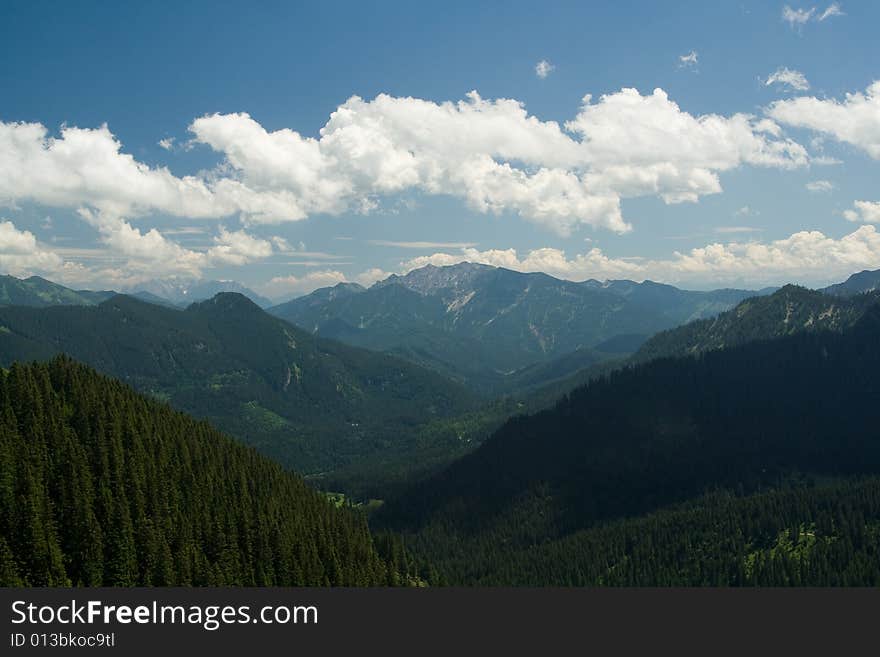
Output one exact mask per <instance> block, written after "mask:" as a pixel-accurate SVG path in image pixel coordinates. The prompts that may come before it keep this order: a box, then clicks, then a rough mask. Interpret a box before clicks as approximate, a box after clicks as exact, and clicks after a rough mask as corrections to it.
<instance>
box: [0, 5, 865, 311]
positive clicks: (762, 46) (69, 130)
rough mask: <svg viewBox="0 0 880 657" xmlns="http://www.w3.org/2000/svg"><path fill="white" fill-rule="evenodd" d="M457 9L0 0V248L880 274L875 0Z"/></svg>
mask: <svg viewBox="0 0 880 657" xmlns="http://www.w3.org/2000/svg"><path fill="white" fill-rule="evenodd" d="M474 4H475V3H451V2H444V3H435V4H429V3H391V2H383V3H375V4H373V5H369V4H367V3H336V4H334V5H332V6H330V5H326V3H324V6H318V5H315V6H312V7H307V6H292V3H249V4H248V5H247V7H245V6H244V5H241V3H187V5H186V6H185V7H180V6H178V5H177V4H176V3H170V2H169V3H164V2H154V3H149V4H142V5H137V4H135V3H109V2H106V3H103V2H102V3H91V2H79V3H60V2H59V3H43V2H27V3H18V2H5V3H4V4H3V5H2V7H0V14H2V15H0V18H2V20H0V43H2V46H0V48H2V55H3V56H2V57H0V174H2V175H0V269H2V270H3V271H4V272H10V273H14V274H16V275H25V274H31V273H37V274H41V275H44V276H47V277H49V278H52V279H54V280H59V281H61V282H64V283H67V284H70V285H73V286H75V287H77V286H78V287H115V288H118V289H130V288H136V287H137V286H138V285H139V284H141V283H142V282H143V281H146V280H148V279H150V278H162V279H164V278H179V279H188V278H197V277H203V278H233V279H236V280H239V281H241V282H243V283H245V284H247V285H249V286H252V287H254V288H255V289H257V290H258V291H261V292H263V293H265V294H267V295H269V296H272V297H275V298H286V297H290V296H293V295H296V294H301V293H303V292H307V291H309V290H310V289H313V288H314V287H318V286H322V285H325V284H332V283H334V282H338V281H340V280H358V281H360V282H363V283H369V282H371V281H372V280H376V279H377V278H380V277H383V276H385V275H387V274H388V273H391V272H401V271H406V270H407V269H409V268H412V267H415V266H419V265H422V264H426V263H427V262H433V263H435V264H447V263H451V262H455V261H457V260H463V259H468V260H478V261H483V262H488V263H491V264H499V265H503V266H509V267H513V268H518V269H523V270H543V271H547V272H548V273H551V274H553V275H557V276H561V277H566V278H571V279H574V280H582V279H584V278H588V277H596V278H635V279H643V278H652V279H655V280H665V281H669V282H673V283H676V284H679V285H682V286H684V287H690V288H707V287H717V286H722V285H740V286H759V285H765V284H778V283H783V282H786V281H797V282H802V283H806V284H811V285H819V284H823V283H827V282H832V281H835V280H839V279H841V278H845V276H846V275H848V274H849V273H852V272H854V271H857V270H860V269H864V268H880V233H878V232H877V231H876V230H875V224H876V223H878V222H880V190H878V185H877V180H878V171H880V166H878V165H880V86H875V87H872V85H873V84H874V82H875V81H877V80H880V48H878V47H877V46H876V43H875V41H876V26H877V25H878V24H880V5H877V3H872V2H842V3H826V2H823V3H818V4H798V3H794V2H793V3H790V4H788V5H787V4H785V3H767V2H761V3H757V2H751V3H750V2H731V3H704V2H700V3H697V2H694V3H684V2H682V3H676V4H675V6H674V7H673V5H672V3H648V2H613V3H612V2H607V3H541V4H538V3H503V4H501V3H481V6H479V7H475V6H474ZM252 5H257V6H252ZM547 5H549V6H547ZM542 61H543V62H546V64H545V65H544V66H543V67H541V68H540V69H539V68H537V66H538V64H539V62H542ZM539 70H540V72H542V73H543V74H544V75H539V74H538V72H539ZM774 74H775V75H774ZM655 89H657V90H660V91H657V92H655ZM624 90H632V91H624ZM472 91H476V92H477V93H478V94H479V97H478V98H477V97H474V96H469V95H468V94H470V92H472ZM588 94H589V95H590V96H591V98H590V100H589V102H586V103H585V102H584V97H585V96H586V95H588ZM353 96H358V97H360V99H362V100H360V101H350V100H349V99H351V98H352V97H353ZM377 97H378V98H377ZM499 99H501V100H499ZM517 103H518V104H517ZM334 112H335V113H336V114H335V119H334V121H333V122H332V124H331V123H328V121H330V117H331V114H333V113H334ZM245 114H247V115H248V116H245ZM322 128H323V129H324V132H325V134H324V135H323V136H322V134H321V132H320V131H321V130H322ZM160 142H161V144H164V147H163V146H162V145H161V144H160Z"/></svg>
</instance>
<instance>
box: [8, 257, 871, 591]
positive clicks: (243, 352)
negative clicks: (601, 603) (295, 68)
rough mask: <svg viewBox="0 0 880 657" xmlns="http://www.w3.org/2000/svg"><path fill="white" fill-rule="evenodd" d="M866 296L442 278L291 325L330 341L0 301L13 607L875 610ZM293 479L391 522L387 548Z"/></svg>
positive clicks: (49, 297) (422, 277) (313, 306)
mask: <svg viewBox="0 0 880 657" xmlns="http://www.w3.org/2000/svg"><path fill="white" fill-rule="evenodd" d="M874 274H875V273H874V272H862V273H861V274H856V275H854V276H853V277H851V278H850V279H849V280H848V281H846V282H845V283H843V284H840V285H836V286H830V287H829V288H825V289H823V290H808V289H805V288H801V287H797V286H793V285H787V286H784V287H782V288H780V289H778V290H776V291H771V290H762V291H760V293H748V292H746V291H740V290H720V291H715V292H688V291H682V290H678V289H676V288H673V287H670V286H663V285H658V284H655V283H650V282H645V283H634V282H631V281H608V282H604V283H600V282H598V281H586V282H584V283H568V282H565V281H559V280H557V279H553V278H552V277H549V276H545V275H537V274H519V273H517V272H511V271H508V270H501V269H494V268H487V267H483V266H478V265H459V266H454V267H443V268H434V267H428V268H424V269H422V270H416V271H414V272H410V274H407V275H406V276H393V277H390V278H389V279H387V280H385V281H380V282H379V283H377V284H375V285H374V286H373V287H371V288H369V289H364V288H362V287H360V286H356V285H352V284H346V285H341V286H336V287H334V288H325V289H323V290H318V291H316V292H315V293H313V294H311V295H308V296H306V297H303V298H301V299H298V300H296V301H295V302H291V304H282V306H279V307H276V308H275V309H273V312H274V313H277V314H279V315H281V314H283V313H282V312H281V311H279V308H280V309H281V310H284V308H287V309H290V308H291V307H294V308H298V309H299V310H298V311H297V312H302V313H303V314H304V315H308V316H311V317H313V318H317V319H321V320H322V321H323V319H326V321H325V322H324V323H319V324H312V325H304V328H298V327H297V326H294V325H293V324H291V323H289V322H288V321H285V320H284V319H282V318H281V317H278V316H275V315H274V314H270V313H268V312H266V311H265V310H263V309H261V308H260V307H258V306H257V305H256V304H255V303H253V302H252V301H250V300H249V299H247V298H246V297H245V296H243V295H241V294H238V293H234V292H221V293H218V294H216V295H214V296H213V297H211V298H210V299H208V300H205V301H202V302H198V303H192V304H190V305H189V306H188V307H187V308H185V309H181V308H179V307H177V306H172V305H169V304H170V302H168V301H166V300H159V301H158V302H157V301H156V299H154V298H153V297H148V298H149V299H151V300H150V301H145V300H143V299H136V298H133V297H131V296H126V295H116V294H114V293H112V292H77V291H74V290H69V289H67V288H64V287H63V286H57V285H55V284H53V283H51V282H49V281H45V280H44V279H39V278H35V277H34V278H30V279H25V280H20V279H15V278H12V277H6V278H5V279H3V281H2V283H3V286H2V287H0V291H4V292H3V294H5V297H4V299H6V300H7V303H8V305H4V306H0V365H2V366H3V367H4V368H5V369H4V370H3V372H2V373H0V410H2V409H5V410H4V412H3V419H2V421H0V456H2V458H0V498H2V499H3V500H6V504H3V505H0V530H2V531H0V581H2V582H3V583H12V584H44V583H55V584H97V583H114V584H146V585H148V584H156V583H177V584H194V583H197V584H211V583H214V584H218V583H290V584H296V583H311V584H322V583H342V584H345V583H348V584H359V583H364V584H366V583H372V584H376V583H400V582H403V581H410V582H414V581H420V580H429V581H432V582H435V581H436V582H449V583H453V584H467V585H471V584H508V585H509V584H526V585H545V584H557V585H572V584H574V585H608V584H620V585H646V584H647V585H652V584H653V585H656V584H661V585H706V584H712V585H732V584H733V585H780V584H782V585H790V584H798V585H801V584H822V585H841V584H843V585H878V584H880V565H878V564H880V481H878V479H877V478H876V476H877V474H878V472H880V441H878V437H877V432H876V430H875V429H874V427H876V426H878V425H880V415H878V413H880V386H878V378H877V372H878V368H880V346H878V345H880V341H878V339H877V338H878V337H880V292H878V291H876V290H875V289H874V287H875V279H876V278H877V277H876V276H875V275H874ZM354 317H359V318H360V319H359V320H358V321H357V322H355V323H351V322H349V321H348V320H349V319H352V318H354ZM637 318H641V319H642V324H638V323H637V321H636V320H637ZM687 320H690V321H687ZM646 323H647V324H648V325H650V326H655V327H656V326H665V327H666V328H665V329H658V330H657V331H654V329H649V330H648V329H644V328H638V327H643V326H644V325H645V324H646ZM334 327H335V328H334ZM334 331H338V332H340V333H341V334H343V335H348V334H350V333H351V334H353V335H355V336H357V339H361V338H363V337H364V336H367V337H369V338H370V339H371V340H376V341H378V342H382V341H387V344H388V348H387V349H385V350H384V351H385V352H386V353H382V352H380V351H371V350H367V349H363V348H361V347H359V346H351V345H345V344H343V343H342V342H340V341H338V340H333V339H329V338H327V337H326V336H325V334H326V333H333V332H334ZM578 331H580V332H581V334H582V336H588V337H583V339H581V340H578V339H576V336H577V334H578ZM651 331H654V332H653V335H649V333H650V332H651ZM351 339H352V340H354V339H355V338H351ZM395 345H397V346H395ZM401 345H406V348H402V347H401ZM470 349H473V350H474V351H473V352H471V351H469V350H470ZM483 351H485V352H486V354H487V355H485V356H483V355H482V352H483ZM387 352H392V353H387ZM59 354H65V356H59ZM395 354H400V355H402V356H405V358H400V357H398V356H397V355H395ZM70 358H75V359H77V360H79V361H82V362H83V363H86V364H88V365H89V366H91V367H93V368H95V369H96V370H98V371H99V372H100V373H102V374H103V375H109V376H112V377H114V378H115V379H117V380H118V381H111V380H110V379H106V378H104V377H103V376H101V375H99V374H96V373H95V372H93V371H91V370H90V369H88V368H87V367H84V366H82V365H79V364H76V363H73V362H72V361H71V360H70ZM481 358H482V359H483V360H480V359H481ZM50 359H55V360H52V361H51V362H50V363H49V364H45V363H38V364H33V365H21V364H20V363H21V362H22V361H32V360H39V361H46V360H50ZM412 361H417V362H412ZM469 361H474V362H469ZM488 362H495V363H496V364H497V365H498V366H499V367H506V368H507V369H498V370H495V371H492V372H490V373H489V374H485V373H484V374H483V375H482V378H480V368H481V367H488V365H486V363H488ZM423 365H428V367H425V366H423ZM438 370H439V371H438ZM444 373H448V374H451V377H454V379H455V380H453V378H451V377H447V376H445V375H444ZM120 382H121V383H120ZM462 382H466V383H467V384H468V387H466V386H465V385H463V384H462ZM126 384H127V385H129V386H132V387H133V388H134V389H136V390H137V391H139V392H140V393H141V395H142V396H141V395H138V394H135V393H134V392H132V391H131V390H129V388H128V387H127V385H126ZM511 391H514V393H512V392H511ZM478 392H480V393H483V395H484V396H482V397H481V396H479V395H478V394H477V393H478ZM498 392H503V393H504V394H502V395H501V396H498V397H496V398H494V399H487V398H486V397H485V394H486V393H490V394H492V393H495V394H497V393H498ZM166 402H167V403H168V404H170V406H172V407H174V408H175V409H177V411H184V412H186V413H189V414H191V415H192V416H194V418H196V419H204V420H208V421H209V422H210V423H212V424H215V425H216V426H218V427H220V428H221V429H223V430H225V431H227V432H228V433H229V434H230V435H231V436H232V437H233V438H234V439H238V441H243V442H245V443H248V444H250V445H252V446H253V447H255V448H256V450H258V451H260V452H262V454H263V456H258V455H257V454H256V453H255V452H252V451H250V450H247V449H246V448H244V447H243V446H241V445H236V444H235V443H233V442H231V441H229V439H227V438H226V437H225V436H222V435H221V434H219V433H217V432H216V431H214V430H213V429H211V428H210V427H209V425H208V424H207V423H204V422H196V421H193V420H192V419H189V418H185V417H184V416H182V415H179V414H177V413H175V412H173V411H171V409H169V408H168V406H166V405H165V403H166ZM47 441H48V442H47ZM49 456H53V457H52V458H49ZM54 456H58V458H54ZM265 456H268V457H270V458H271V459H273V460H274V461H275V462H276V463H278V464H280V466H282V469H279V466H276V465H273V464H271V463H270V462H269V461H268V460H266V458H265ZM194 464H198V465H197V466H196V465H194ZM283 468H292V469H295V470H298V471H299V472H300V473H303V474H308V475H310V481H311V482H312V483H314V484H318V485H319V486H321V487H323V488H324V489H325V490H335V491H343V492H344V493H345V496H340V495H338V494H337V495H336V496H335V497H334V499H336V500H352V497H351V496H353V501H354V502H355V503H357V502H359V501H360V500H364V499H365V498H367V497H373V496H378V497H381V498H382V500H384V504H379V503H371V504H370V505H368V506H367V507H365V508H369V509H371V510H373V513H372V515H371V518H370V524H371V525H372V528H373V530H374V532H378V533H377V534H374V539H373V541H372V543H371V542H370V540H369V538H368V537H367V536H366V534H365V526H364V525H363V524H361V523H362V521H360V520H358V519H357V517H356V516H350V515H347V514H348V513H349V511H345V512H342V511H343V510H340V513H338V514H336V513H334V512H333V511H332V509H330V508H329V506H328V505H326V504H323V501H322V500H321V499H320V497H318V496H317V494H312V493H310V492H308V491H307V489H306V487H305V485H304V484H303V483H302V481H301V480H300V479H298V478H297V477H296V476H292V475H290V474H289V473H286V472H283ZM201 475H204V477H206V478H207V479H206V480H205V481H208V480H209V481H210V482H212V483H211V485H210V486H208V485H207V484H204V485H202V486H201V487H197V489H194V490H198V491H199V492H198V494H197V495H196V496H195V497H193V495H189V494H188V495H189V496H187V495H184V496H182V497H181V496H177V497H175V496H174V495H171V494H170V493H171V492H172V491H175V490H189V489H188V488H187V486H185V485H183V484H181V483H180V482H181V481H184V480H186V481H189V479H188V478H192V477H194V476H195V477H198V476H201ZM252 478H257V479H259V481H260V482H262V483H265V486H263V487H259V486H257V487H254V486H252V485H248V491H249V492H248V495H247V496H246V497H247V499H246V500H242V502H241V503H238V502H236V501H235V499H234V498H235V496H236V493H235V491H238V492H239V493H240V492H241V482H242V481H250V480H251V479H252ZM117 490H118V491H122V492H120V493H118V494H117V495H114V494H113V491H117ZM162 491H164V492H162ZM272 491H275V493H273V492H272ZM278 491H281V492H280V493H278ZM203 493H204V494H203ZM22 499H23V500H26V508H27V509H28V510H29V511H28V513H17V512H15V509H16V508H18V506H17V503H14V502H13V500H22ZM108 500H109V502H108ZM111 502H112V504H111ZM344 506H348V505H347V504H344ZM22 508H25V507H22ZM59 508H63V509H65V512H64V513H63V514H58V513H57V512H56V511H57V509H59ZM285 509H287V510H286V511H285ZM291 509H293V510H292V511H291ZM316 519H318V520H316ZM187 526H191V527H193V528H194V529H193V533H191V534H187V533H186V531H183V530H181V528H182V527H187ZM331 526H332V529H328V530H327V531H325V530H324V529H321V528H322V527H323V528H328V527H331ZM36 527H43V528H49V529H48V530H46V531H41V532H37V531H36V530H35V528H36ZM294 534H295V536H294ZM95 536H97V537H98V540H97V543H96V544H97V545H99V546H101V547H100V549H98V550H90V549H89V547H88V546H89V545H91V543H90V542H89V541H93V542H94V540H93V539H94V537H95ZM249 537H259V538H258V540H257V541H256V543H255V542H253V540H251V538H249ZM337 540H338V541H341V542H342V544H341V545H335V544H334V541H337ZM278 541H282V542H284V543H285V545H288V544H289V545H296V546H299V547H297V548H296V549H295V550H294V551H295V552H297V556H295V557H294V556H292V555H293V553H292V552H290V550H288V551H287V552H284V551H283V550H281V549H280V548H278V547H277V546H276V544H277V543H278ZM309 545H312V546H316V550H317V551H315V550H312V548H309V547H308V546H309ZM403 545H406V548H404V547H403ZM267 546H268V547H267ZM267 550H268V551H267ZM303 550H312V551H311V552H310V553H309V555H307V557H306V561H303V563H308V568H307V569H305V570H304V569H303V568H299V569H297V568H295V567H293V566H292V565H291V564H292V563H293V561H295V560H296V559H300V558H301V555H300V553H301V552H302V551H303ZM346 551H347V552H346ZM187 554H189V555H192V558H188V557H186V555H187ZM218 555H225V556H224V557H223V559H219V558H218ZM284 555H286V556H284ZM340 555H348V556H344V557H342V556H340ZM389 555H391V556H389ZM157 564H158V565H157ZM266 564H269V566H266ZM357 564H360V566H358V565H357ZM413 564H420V565H419V566H418V567H417V568H416V570H418V572H419V573H421V574H416V573H414V572H413V570H412V565H413ZM267 568H268V569H267Z"/></svg>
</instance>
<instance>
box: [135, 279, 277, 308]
mask: <svg viewBox="0 0 880 657" xmlns="http://www.w3.org/2000/svg"><path fill="white" fill-rule="evenodd" d="M141 292H145V293H147V294H150V295H155V296H156V297H159V298H161V299H166V300H168V301H170V302H171V303H173V304H174V305H177V306H180V307H184V308H185V307H186V306H188V305H189V304H191V303H196V302H198V301H205V300H206V299H210V298H211V297H213V296H214V295H216V294H219V293H220V292H238V293H239V294H242V295H244V296H246V297H247V298H248V299H250V300H251V301H253V302H254V303H255V304H257V305H258V306H260V307H261V308H268V307H269V306H271V305H272V301H270V300H269V299H267V298H266V297H264V296H261V295H259V294H257V293H256V292H254V291H253V290H251V289H250V288H247V287H245V286H244V285H242V284H241V283H239V282H237V281H230V280H225V281H177V280H164V281H163V280H152V281H147V282H145V283H141V284H139V285H136V286H134V287H133V288H132V289H131V294H132V296H138V295H139V293H141Z"/></svg>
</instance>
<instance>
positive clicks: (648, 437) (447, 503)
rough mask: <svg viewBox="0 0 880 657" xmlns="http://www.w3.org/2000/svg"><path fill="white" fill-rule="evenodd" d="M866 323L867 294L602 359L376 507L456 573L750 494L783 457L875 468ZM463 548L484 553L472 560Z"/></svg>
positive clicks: (470, 577) (876, 432)
mask: <svg viewBox="0 0 880 657" xmlns="http://www.w3.org/2000/svg"><path fill="white" fill-rule="evenodd" d="M878 338H880V307H878V306H877V305H875V306H872V307H871V308H870V309H869V310H868V311H867V312H865V313H864V315H863V316H862V318H861V319H860V320H859V321H858V322H857V323H856V324H855V325H854V326H853V327H851V328H850V329H848V330H845V331H843V332H832V331H827V332H813V333H810V332H806V333H799V334H796V335H792V336H787V337H784V338H780V339H777V340H768V341H762V342H754V343H749V344H745V345H742V346H739V347H735V348H729V349H724V350H719V351H709V352H704V353H702V354H700V355H699V356H698V357H695V358H683V359H671V358H670V359H659V360H655V361H652V362H650V363H648V364H646V365H641V366H636V367H628V368H625V369H622V370H617V371H614V372H612V373H610V374H608V375H607V376H606V377H603V378H601V379H599V380H596V381H594V382H592V383H591V384H589V385H587V386H586V387H583V388H580V389H578V390H576V391H574V392H572V393H571V394H570V395H568V396H567V397H566V398H564V399H563V400H561V401H560V402H559V403H558V404H557V405H556V406H555V407H554V408H552V409H550V410H546V411H543V412H541V413H538V414H536V415H533V416H530V417H519V418H515V419H513V420H511V421H509V422H508V423H507V424H505V425H504V426H503V427H502V428H501V429H500V430H499V431H498V432H497V433H495V435H493V436H492V437H491V438H490V439H489V440H487V441H486V442H484V443H483V444H482V445H481V446H480V447H479V448H478V449H477V450H475V451H474V452H473V453H471V454H469V455H467V456H465V457H464V458H462V459H460V460H459V461H457V462H456V463H455V464H453V465H452V466H451V467H449V468H448V469H447V470H445V471H444V472H442V473H440V474H438V475H436V476H435V477H433V478H431V479H429V480H428V481H426V482H424V483H421V484H417V485H415V486H413V487H411V488H409V489H407V490H406V491H405V492H404V493H403V494H402V495H400V496H399V497H398V498H397V499H395V500H394V501H392V502H391V503H389V504H386V505H385V507H383V509H382V510H380V512H379V514H378V515H377V520H378V521H380V522H381V523H382V524H383V525H384V526H386V527H392V528H397V529H404V530H408V531H409V532H411V533H413V534H414V535H415V536H416V542H415V543H414V544H413V546H414V549H416V552H417V554H420V556H422V557H425V558H429V559H431V560H432V561H434V562H435V564H437V565H438V566H442V563H440V561H439V560H438V559H437V557H438V555H445V559H446V563H447V564H454V571H453V570H444V574H445V575H447V576H448V577H449V578H450V579H452V580H453V581H478V580H480V579H482V578H488V579H490V580H492V581H496V580H497V577H498V576H499V575H498V573H499V572H500V570H499V569H502V568H503V567H505V566H504V564H505V563H506V562H507V561H508V560H509V559H510V558H512V555H514V554H517V553H519V552H520V551H521V550H524V549H526V548H528V547H531V546H534V545H539V544H541V543H543V542H545V541H548V540H551V541H552V540H557V539H562V538H564V537H567V536H569V535H571V534H574V533H575V532H578V531H581V530H584V529H588V528H590V527H595V526H598V525H601V524H603V523H607V522H609V521H612V520H615V519H619V518H622V517H632V516H639V515H643V514H646V513H650V512H652V511H654V510H656V509H659V508H662V507H664V506H668V505H673V504H678V503H682V502H684V501H686V500H688V499H691V498H694V497H695V496H699V495H701V494H703V493H704V492H705V491H707V490H713V489H717V488H724V489H728V490H735V491H743V492H745V493H748V492H750V491H755V490H758V489H760V488H761V487H763V486H767V485H772V484H775V483H776V482H778V481H780V479H781V478H785V477H788V476H789V475H790V473H791V472H793V471H800V472H808V473H812V474H814V475H822V476H834V477H846V476H854V475H860V474H876V473H878V472H880V428H878V427H880V377H878V372H880V340H878ZM419 537H421V538H419ZM422 538H424V540H422ZM427 545H431V546H433V547H431V548H430V549H426V548H425V546H427ZM478 547H479V549H478ZM421 550H425V551H421ZM475 552H482V553H487V554H488V555H489V556H486V557H485V558H480V559H477V562H478V564H479V565H475V561H474V560H472V559H471V556H469V555H471V554H472V553H475ZM464 563H467V564H470V565H468V566H467V567H465V566H463V565H462V564H464ZM472 566H473V567H472ZM450 567H451V566H450ZM462 568H464V570H461V569H462ZM465 573H466V574H465ZM453 574H455V576H454V577H453ZM493 578H495V579H493Z"/></svg>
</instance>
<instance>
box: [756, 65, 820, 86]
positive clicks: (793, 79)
mask: <svg viewBox="0 0 880 657" xmlns="http://www.w3.org/2000/svg"><path fill="white" fill-rule="evenodd" d="M773 84H775V85H779V86H783V87H788V88H789V89H794V90H795V91H806V90H807V89H809V88H810V83H809V82H808V81H807V78H806V76H805V75H804V74H803V73H801V72H800V71H793V70H792V69H790V68H786V67H784V66H781V67H779V68H778V69H776V71H774V72H773V73H771V74H770V75H769V76H767V79H766V80H764V86H766V87H769V86H770V85H773Z"/></svg>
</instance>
